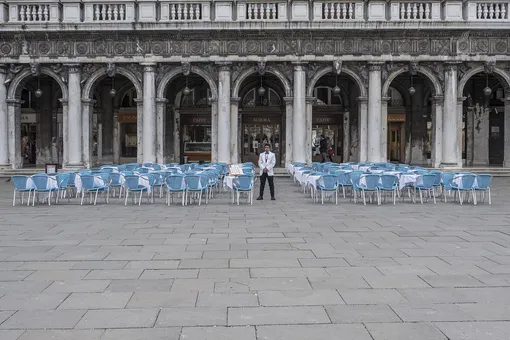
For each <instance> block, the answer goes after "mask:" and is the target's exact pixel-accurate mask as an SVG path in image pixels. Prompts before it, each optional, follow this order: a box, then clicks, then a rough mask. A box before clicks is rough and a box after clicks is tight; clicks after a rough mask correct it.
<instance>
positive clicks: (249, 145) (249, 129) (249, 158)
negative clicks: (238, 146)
mask: <svg viewBox="0 0 510 340" xmlns="http://www.w3.org/2000/svg"><path fill="white" fill-rule="evenodd" d="M280 129H281V128H280V124H243V153H242V161H243V162H252V163H253V164H258V161H259V155H260V154H261V153H262V152H264V145H265V144H266V143H267V144H269V145H271V151H272V152H274V153H275V155H276V164H277V165H279V164H280V150H281V134H280Z"/></svg>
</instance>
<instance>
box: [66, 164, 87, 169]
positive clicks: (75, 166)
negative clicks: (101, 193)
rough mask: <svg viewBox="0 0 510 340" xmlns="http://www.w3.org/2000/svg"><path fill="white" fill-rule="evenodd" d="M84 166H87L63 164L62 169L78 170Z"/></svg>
mask: <svg viewBox="0 0 510 340" xmlns="http://www.w3.org/2000/svg"><path fill="white" fill-rule="evenodd" d="M84 168H85V167H84V165H83V164H66V165H64V166H62V170H65V171H78V170H82V169H84Z"/></svg>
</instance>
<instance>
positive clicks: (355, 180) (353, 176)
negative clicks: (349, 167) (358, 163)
mask: <svg viewBox="0 0 510 340" xmlns="http://www.w3.org/2000/svg"><path fill="white" fill-rule="evenodd" d="M362 174H363V171H353V172H351V173H350V174H349V175H348V176H349V179H350V181H351V184H352V187H353V189H357V188H359V179H360V177H361V175H362Z"/></svg>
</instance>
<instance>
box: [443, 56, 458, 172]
mask: <svg viewBox="0 0 510 340" xmlns="http://www.w3.org/2000/svg"><path fill="white" fill-rule="evenodd" d="M444 82H445V86H444V110H443V140H442V143H443V155H442V162H441V164H442V166H443V167H458V166H460V164H459V159H460V158H461V157H462V155H460V157H459V142H460V139H459V130H460V126H459V119H458V117H457V115H458V114H459V112H458V105H457V65H454V64H449V65H446V68H445V76H444ZM460 117H461V118H460V119H461V124H462V115H461V116H460ZM460 133H462V131H461V132H460Z"/></svg>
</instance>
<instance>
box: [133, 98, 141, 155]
mask: <svg viewBox="0 0 510 340" xmlns="http://www.w3.org/2000/svg"><path fill="white" fill-rule="evenodd" d="M134 101H135V103H136V140H137V145H136V162H137V163H142V162H143V98H136V99H135V100H134Z"/></svg>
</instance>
